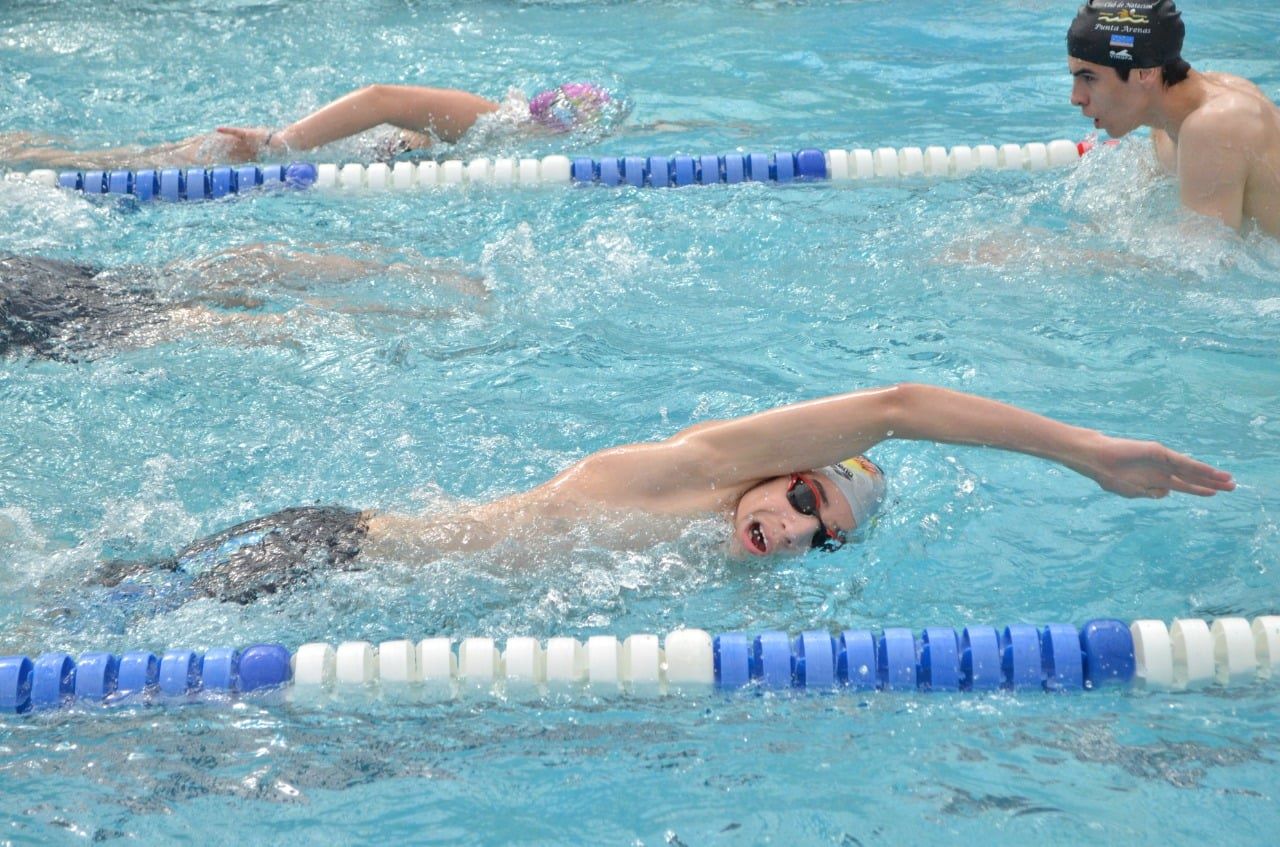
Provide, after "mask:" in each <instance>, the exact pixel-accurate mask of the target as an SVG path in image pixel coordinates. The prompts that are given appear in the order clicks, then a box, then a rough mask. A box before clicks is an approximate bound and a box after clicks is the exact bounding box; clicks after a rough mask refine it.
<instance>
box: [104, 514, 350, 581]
mask: <svg viewBox="0 0 1280 847" xmlns="http://www.w3.org/2000/svg"><path fill="white" fill-rule="evenodd" d="M368 529H369V528H368V524H367V522H366V520H365V514H364V513H363V512H360V511H357V510H355V509H346V508H343V507H341V506H300V507H296V508H292V509H284V510H282V511H279V512H275V513H274V514H270V515H267V516H266V517H261V518H254V519H253V520H251V521H245V522H244V523H241V524H237V525H235V526H233V527H231V528H230V529H226V530H223V531H222V532H219V533H217V534H215V535H211V536H209V537H208V538H204V539H201V540H200V541H197V542H195V543H194V544H192V545H190V546H188V547H186V548H185V549H183V550H182V551H181V552H179V553H178V554H177V555H176V556H173V557H171V558H166V559H156V560H152V561H148V562H124V561H113V562H106V563H104V564H103V565H101V566H100V568H99V571H98V574H97V579H96V580H95V581H96V582H99V583H101V584H104V585H118V584H119V583H120V582H121V581H122V580H125V579H127V578H128V577H130V576H135V575H138V574H143V573H146V572H148V571H153V570H168V571H176V572H179V573H183V574H186V575H188V576H191V577H193V580H192V583H191V590H192V591H193V592H194V594H195V596H197V597H212V598H214V599H216V600H220V601H223V602H230V603H252V602H253V601H254V600H256V599H258V597H259V596H260V595H263V594H274V593H276V592H277V591H280V590H281V589H284V588H288V587H290V586H291V585H293V584H294V583H298V582H301V581H303V580H305V579H306V578H307V577H308V576H309V575H310V574H312V573H313V572H315V571H318V570H344V571H350V570H359V569H360V567H359V565H357V564H356V557H357V556H358V555H359V554H360V544H361V542H363V541H364V538H365V535H366V534H367V533H368Z"/></svg>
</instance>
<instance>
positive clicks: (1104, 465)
mask: <svg viewBox="0 0 1280 847" xmlns="http://www.w3.org/2000/svg"><path fill="white" fill-rule="evenodd" d="M1095 459H1096V460H1097V462H1098V464H1097V465H1095V466H1094V467H1095V469H1096V472H1095V473H1094V474H1092V475H1093V476H1094V479H1096V480H1097V481H1098V484H1099V485H1101V486H1102V487H1103V488H1105V489H1106V490H1108V491H1111V492H1113V493H1115V494H1119V495H1120V496H1122V497H1150V498H1155V499H1158V498H1161V497H1165V496H1167V495H1168V494H1169V492H1170V491H1178V492H1181V493H1184V494H1193V495H1196V496H1199V497H1212V496H1213V495H1214V494H1216V493H1218V492H1219V491H1231V490H1232V489H1234V488H1235V487H1236V484H1235V481H1234V480H1233V479H1232V478H1231V474H1230V473H1228V472H1226V471H1222V470H1218V469H1217V468H1215V467H1213V466H1212V465H1208V464H1205V463H1204V462H1200V461H1197V460H1196V459H1192V458H1191V457H1190V456H1184V455H1182V454H1181V453H1176V452H1174V451H1173V450H1170V449H1169V448H1168V447H1165V446H1164V445H1162V444H1157V443H1155V442H1151V441H1132V440H1129V439H1120V438H1115V439H1107V441H1106V442H1105V443H1104V444H1103V445H1102V446H1101V447H1100V448H1099V450H1098V452H1097V453H1096V454H1095Z"/></svg>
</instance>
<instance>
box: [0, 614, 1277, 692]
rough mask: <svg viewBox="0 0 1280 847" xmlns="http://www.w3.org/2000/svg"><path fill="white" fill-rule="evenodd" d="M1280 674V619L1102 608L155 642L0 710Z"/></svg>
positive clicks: (27, 664) (23, 688)
mask: <svg viewBox="0 0 1280 847" xmlns="http://www.w3.org/2000/svg"><path fill="white" fill-rule="evenodd" d="M1278 672H1280V616H1262V617H1257V618H1254V620H1253V621H1252V622H1250V621H1248V620H1245V619H1244V618H1219V619H1218V620H1215V621H1214V622H1213V624H1212V625H1211V626H1210V625H1209V624H1207V623H1206V622H1205V621H1203V620H1198V619H1179V620H1175V621H1173V622H1172V625H1171V626H1166V624H1165V623H1164V622H1163V621H1157V620H1138V621H1134V622H1133V623H1131V624H1127V625H1126V624H1125V623H1124V622H1123V621H1119V620H1114V619H1108V618H1103V619H1097V620H1092V621H1089V622H1088V623H1086V624H1085V625H1084V626H1083V627H1081V628H1080V629H1078V630H1077V629H1076V628H1075V627H1073V626H1070V625H1068V624H1048V625H1046V626H1032V625H1029V624H1011V625H1009V626H1006V627H1004V628H1003V629H997V628H995V627H992V626H968V627H965V628H963V629H962V630H960V631H957V630H955V629H953V628H951V627H926V628H925V629H923V630H922V631H920V632H919V633H916V632H913V631H912V630H910V629H906V628H902V627H889V628H886V629H884V630H882V631H880V632H879V633H876V632H873V631H872V630H868V629H848V630H843V631H841V632H839V633H836V634H834V635H833V634H831V633H829V632H826V631H820V630H813V631H807V632H802V633H800V634H799V635H796V636H791V635H788V634H787V633H785V632H778V631H767V632H761V633H758V634H755V635H750V634H747V633H742V632H728V633H722V634H720V635H716V636H712V635H710V634H709V633H707V632H705V631H703V630H699V629H678V630H674V631H672V632H669V633H667V636H666V638H665V639H662V640H660V639H659V638H658V636H657V635H653V634H648V633H645V634H638V635H631V636H629V637H626V638H623V639H621V640H620V639H619V638H618V637H617V636H614V635H593V636H590V637H589V638H587V639H586V640H585V641H580V640H578V639H576V638H569V637H554V638H548V639H547V640H546V642H545V643H543V642H541V641H539V640H537V639H535V638H529V637H513V638H509V639H507V641H506V643H505V649H502V650H500V649H499V647H498V644H497V642H495V641H494V639H492V638H485V637H473V638H463V639H461V640H460V641H457V642H456V649H455V641H454V640H453V639H451V638H448V637H443V636H441V637H432V638H424V639H422V640H420V641H417V642H414V641H411V640H407V639H401V640H392V641H384V642H382V643H381V644H377V645H375V644H372V643H370V642H367V641H346V642H343V643H341V644H339V645H337V647H334V646H333V645H332V644H328V643H323V642H313V643H308V644H303V645H302V646H301V647H299V648H298V649H297V650H296V651H294V652H292V653H290V651H289V650H288V649H286V648H285V647H284V646H283V645H280V644H255V645H252V646H250V647H246V648H244V649H242V650H241V649H236V648H233V647H215V648H212V649H209V650H206V651H205V652H204V653H200V652H198V651H195V650H191V649H186V648H178V649H172V650H167V651H164V652H163V653H161V654H159V655H157V654H155V653H152V652H150V651H147V650H135V651H130V652H127V653H124V654H122V655H115V654H113V653H109V652H103V651H91V652H87V653H83V654H81V655H80V657H79V658H78V659H77V658H73V657H72V656H71V655H69V654H67V653H62V652H50V653H44V654H43V655H39V656H37V657H36V658H35V659H34V660H33V659H31V658H28V657H27V656H21V655H16V656H3V657H0V711H3V712H7V713H26V712H30V711H33V710H34V711H39V710H48V709H57V708H61V707H64V706H69V705H73V704H75V705H80V706H118V705H124V704H134V705H143V704H166V703H167V704H177V703H184V702H190V701H218V700H230V699H235V698H239V697H242V696H246V695H253V694H255V693H256V692H265V691H271V692H282V691H283V692H287V693H288V695H289V696H290V697H291V698H292V699H295V700H303V701H305V700H308V699H312V700H315V699H321V700H323V699H325V698H331V697H342V696H346V695H351V694H353V693H355V692H360V691H364V692H367V693H380V694H381V695H382V696H385V697H399V698H407V699H414V700H445V699H452V698H455V697H459V696H464V695H486V694H488V695H498V696H511V695H515V696H523V695H528V696H541V695H544V694H548V693H557V692H565V693H573V692H577V691H589V692H590V693H592V694H594V695H622V694H625V695H631V696H637V697H647V696H662V695H665V694H668V693H672V692H677V691H690V690H692V691H697V690H707V689H711V688H720V689H728V690H733V689H743V688H748V687H750V688H756V689H807V690H816V691H842V690H843V691H848V690H854V691H873V690H882V691H994V690H1000V689H1005V690H1014V691H1019V692H1028V691H1078V690H1085V689H1094V688H1099V687H1102V686H1108V685H1115V684H1119V685H1132V686H1135V687H1140V688H1146V689H1170V690H1185V689H1189V688H1196V687H1201V686H1207V685H1213V684H1217V685H1221V686H1239V685H1244V684H1247V683H1249V682H1252V681H1253V680H1267V679H1270V678H1271V677H1272V676H1273V674H1276V673H1278Z"/></svg>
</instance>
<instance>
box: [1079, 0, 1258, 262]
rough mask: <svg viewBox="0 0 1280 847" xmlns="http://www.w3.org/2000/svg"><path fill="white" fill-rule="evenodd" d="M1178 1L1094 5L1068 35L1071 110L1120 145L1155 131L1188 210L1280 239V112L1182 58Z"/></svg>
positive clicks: (1159, 152)
mask: <svg viewBox="0 0 1280 847" xmlns="http://www.w3.org/2000/svg"><path fill="white" fill-rule="evenodd" d="M1184 29H1185V28H1184V26H1183V23H1182V15H1181V14H1180V13H1179V12H1178V10H1177V8H1175V6H1174V4H1173V2H1172V0H1154V2H1152V0H1134V2H1131V0H1088V2H1086V3H1085V5H1083V6H1081V7H1080V11H1079V13H1078V14H1077V15H1076V18H1075V21H1074V22H1073V23H1072V24H1071V29H1070V30H1069V31H1068V33H1067V54H1068V59H1067V66H1068V67H1069V68H1070V70H1071V75H1072V76H1073V77H1074V78H1075V81H1074V82H1073V83H1072V86H1071V105H1073V106H1079V107H1080V110H1081V111H1082V112H1083V113H1084V116H1085V117H1086V118H1092V119H1093V125H1094V127H1096V128H1098V129H1102V130H1106V132H1107V133H1108V134H1109V135H1111V136H1112V137H1113V138H1120V137H1121V136H1124V135H1127V134H1128V133H1130V132H1132V131H1133V130H1135V129H1137V128H1138V127H1140V126H1148V127H1151V129H1152V133H1151V138H1152V141H1153V142H1154V144H1155V152H1156V157H1157V158H1158V159H1159V161H1160V164H1161V166H1162V167H1163V168H1164V169H1165V170H1166V171H1168V172H1169V173H1172V174H1176V175H1177V177H1178V184H1179V193H1180V195H1181V199H1182V204H1183V205H1184V206H1186V207H1187V208H1189V209H1191V210H1193V211H1195V212H1199V213H1200V214H1202V215H1208V216H1211V217H1215V218H1218V219H1219V220H1221V221H1223V222H1224V223H1226V224H1227V225H1228V226H1231V227H1234V228H1236V229H1239V228H1241V226H1242V225H1243V224H1244V223H1245V222H1246V221H1250V220H1252V221H1255V222H1256V223H1257V225H1258V227H1260V228H1261V229H1262V230H1263V231H1264V232H1266V233H1268V234H1270V235H1272V236H1275V237H1277V238H1280V108H1277V107H1276V104H1275V103H1273V102H1271V100H1269V99H1268V98H1267V96H1266V95H1265V94H1263V93H1262V91H1261V90H1259V88H1258V87H1257V86H1256V85H1254V84H1253V83H1251V82H1249V81H1248V80H1246V79H1242V78H1241V77H1238V76H1232V75H1231V74H1225V73H1201V72H1199V71H1195V70H1193V69H1192V68H1191V66H1190V65H1189V64H1187V62H1186V61H1184V60H1183V58H1182V37H1183V33H1184Z"/></svg>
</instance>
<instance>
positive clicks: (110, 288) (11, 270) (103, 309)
mask: <svg viewBox="0 0 1280 847" xmlns="http://www.w3.org/2000/svg"><path fill="white" fill-rule="evenodd" d="M424 269H425V270H424ZM377 273H397V274H402V275H405V276H415V275H419V274H423V273H425V274H427V275H428V276H429V277H430V281H431V282H433V283H439V284H442V285H445V286H449V287H452V288H455V289H456V290H458V291H459V292H460V293H463V294H467V295H472V296H483V294H484V293H485V289H484V287H483V284H482V283H481V282H480V281H479V280H477V279H476V278H474V277H469V276H466V275H464V274H459V273H457V272H456V271H450V270H448V269H444V268H440V269H435V270H434V271H433V270H432V269H430V268H429V264H428V262H427V260H425V259H424V260H423V261H422V262H420V263H417V262H415V263H412V264H410V263H405V262H390V263H384V262H380V261H377V260H374V259H364V258H356V257H352V256H346V255H342V254H339V253H333V252H328V253H325V252H310V251H305V250H297V249H293V248H285V247H283V246H280V245H267V244H250V245H245V246H242V247H237V248H232V249H230V250H226V251H222V252H221V253H218V254H216V255H214V256H211V257H208V258H204V259H200V260H197V261H195V262H191V261H185V260H184V261H180V262H173V263H170V264H169V265H166V266H164V267H163V268H159V269H151V268H142V267H137V266H124V267H115V268H103V267H97V266H94V265H88V264H83V263H79V262H72V261H67V260H64V259H47V258H40V257H33V256H18V255H12V254H3V253H0V356H4V355H29V356H33V357H35V358H44V359H59V360H74V359H79V358H84V357H89V356H93V355H95V354H97V353H101V352H104V351H107V350H112V349H120V348H125V347H140V346H146V345H148V344H154V343H157V342H161V341H165V340H169V339H173V338H179V337H185V336H187V335H189V334H190V333H191V331H193V330H199V329H213V330H224V331H225V330H241V329H247V328H248V327H249V326H250V325H255V326H258V327H260V328H267V329H272V328H276V327H279V326H280V325H281V324H282V323H283V322H284V321H285V315H283V314H279V313H271V314H255V313H254V312H253V310H255V309H258V308H260V307H261V306H262V305H263V301H262V299H261V298H259V297H256V296H253V295H251V294H249V295H247V294H245V293H244V292H243V291H239V290H238V288H239V286H242V285H244V284H254V283H273V282H282V281H285V280H287V279H289V278H303V279H305V280H306V281H307V284H308V286H309V287H314V286H315V284H317V283H323V282H330V283H341V282H347V281H350V280H354V279H359V278H362V277H367V276H369V275H371V274H377ZM165 278H169V279H173V278H178V279H183V278H197V279H199V280H200V286H201V291H200V293H198V294H194V295H190V296H186V297H176V298H175V297H172V296H169V295H167V294H166V293H165V291H164V289H165V288H167V287H168V286H166V285H164V284H163V281H164V279H165ZM302 299H303V300H305V301H306V302H308V303H309V304H311V305H313V306H317V307H324V308H333V305H332V304H331V303H328V302H326V301H323V300H320V299H318V298H316V297H314V296H311V295H306V296H303V298H302ZM338 308H339V310H346V311H392V310H390V309H381V308H366V309H349V308H343V307H338ZM411 316H413V317H438V316H439V315H438V314H435V313H432V312H429V311H426V310H416V311H415V312H414V313H413V314H412V315H411ZM246 340H255V339H246ZM256 340H257V341H260V340H261V339H256Z"/></svg>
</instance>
